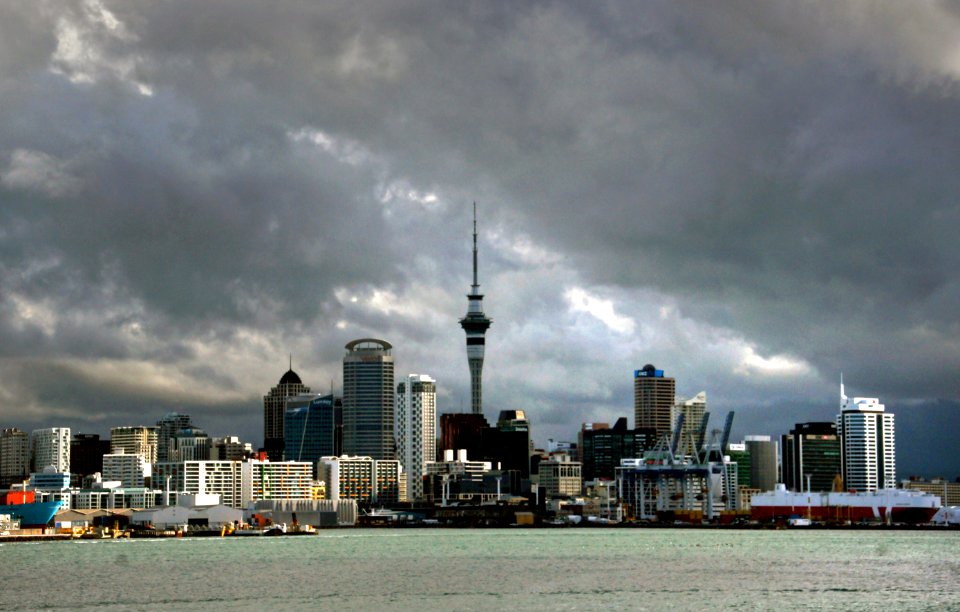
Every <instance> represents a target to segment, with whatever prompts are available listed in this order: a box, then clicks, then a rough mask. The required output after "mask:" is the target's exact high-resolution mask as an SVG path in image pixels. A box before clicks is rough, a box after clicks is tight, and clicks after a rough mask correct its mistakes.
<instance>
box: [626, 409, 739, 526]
mask: <svg viewBox="0 0 960 612" xmlns="http://www.w3.org/2000/svg"><path fill="white" fill-rule="evenodd" d="M708 418H709V413H708V414H705V415H704V417H703V420H702V421H701V423H700V427H699V430H698V431H697V432H695V433H691V434H687V435H686V436H684V435H683V434H682V433H681V431H682V426H683V415H682V414H681V415H679V417H678V419H677V423H676V426H675V428H674V432H673V435H672V436H671V435H664V436H662V437H661V439H660V440H659V441H658V443H657V446H656V447H655V448H654V449H653V450H652V451H648V452H647V453H645V454H644V456H643V457H642V458H637V459H624V460H623V461H622V462H621V465H620V467H618V468H617V482H618V488H619V490H620V498H621V501H622V502H623V503H624V504H626V505H627V507H628V508H629V509H630V511H631V512H630V515H632V516H633V518H634V519H637V520H643V521H664V520H666V521H670V520H678V521H683V522H700V521H701V520H715V519H717V518H719V516H720V513H721V512H722V511H731V510H735V509H736V491H737V472H736V463H734V462H731V461H729V460H728V459H727V457H726V452H725V450H726V447H727V442H728V440H729V437H730V428H731V425H732V423H733V413H732V412H731V413H729V414H728V416H727V421H726V424H725V427H724V429H723V430H722V431H721V430H714V431H713V432H712V436H711V438H710V440H709V441H705V438H706V427H707V421H708Z"/></svg>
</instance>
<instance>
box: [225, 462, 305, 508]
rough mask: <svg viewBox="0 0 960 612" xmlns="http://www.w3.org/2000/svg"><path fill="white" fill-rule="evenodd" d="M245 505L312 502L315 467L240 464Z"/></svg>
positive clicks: (262, 463) (272, 463)
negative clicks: (263, 502) (277, 500)
mask: <svg viewBox="0 0 960 612" xmlns="http://www.w3.org/2000/svg"><path fill="white" fill-rule="evenodd" d="M240 471H241V477H242V492H241V493H242V496H243V501H244V505H246V504H247V503H249V502H251V501H257V500H261V499H312V498H313V471H314V466H313V465H311V464H309V463H307V462H306V461H282V462H276V463H275V462H270V461H256V460H253V459H251V460H249V461H244V462H243V463H241V464H240Z"/></svg>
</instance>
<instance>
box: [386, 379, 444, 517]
mask: <svg viewBox="0 0 960 612" xmlns="http://www.w3.org/2000/svg"><path fill="white" fill-rule="evenodd" d="M394 414H395V417H396V424H395V431H396V435H397V459H398V460H399V461H400V464H401V465H402V466H403V471H404V474H405V477H406V478H405V480H406V491H407V498H408V499H419V498H421V497H422V496H423V476H424V474H426V463H427V461H433V460H434V459H435V458H436V456H437V383H436V381H435V380H434V379H432V378H430V377H429V376H427V375H425V374H410V375H409V376H407V378H406V379H404V380H402V381H400V383H399V384H397V396H396V407H395V411H394Z"/></svg>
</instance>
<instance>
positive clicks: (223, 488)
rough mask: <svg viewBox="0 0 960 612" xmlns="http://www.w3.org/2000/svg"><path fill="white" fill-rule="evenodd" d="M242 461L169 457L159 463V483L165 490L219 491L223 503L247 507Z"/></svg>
mask: <svg viewBox="0 0 960 612" xmlns="http://www.w3.org/2000/svg"><path fill="white" fill-rule="evenodd" d="M241 465H242V464H241V463H240V462H239V461H182V462H173V461H165V462H161V463H158V464H157V469H156V474H155V477H154V479H153V480H154V482H155V486H156V488H158V489H162V490H163V491H164V492H165V493H166V492H171V493H174V494H182V493H189V494H193V495H202V494H206V495H219V496H220V503H222V504H223V505H225V506H230V507H233V508H243V507H245V505H246V502H247V501H251V500H249V499H247V500H245V499H244V498H243V495H242V477H241Z"/></svg>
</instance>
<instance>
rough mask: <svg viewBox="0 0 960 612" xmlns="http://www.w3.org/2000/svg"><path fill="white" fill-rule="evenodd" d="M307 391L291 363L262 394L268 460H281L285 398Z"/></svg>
mask: <svg viewBox="0 0 960 612" xmlns="http://www.w3.org/2000/svg"><path fill="white" fill-rule="evenodd" d="M309 392H310V388H309V387H307V386H305V385H304V384H303V381H301V380H300V377H299V376H297V373H296V372H294V371H293V364H292V363H291V364H290V369H289V370H287V371H286V373H284V375H283V376H281V377H280V382H278V383H277V386H276V387H274V388H272V389H270V393H268V394H266V395H264V396H263V450H265V451H267V457H268V458H269V459H270V461H282V460H283V446H284V442H283V413H284V411H285V410H286V408H287V398H289V397H293V396H294V395H300V394H301V393H309Z"/></svg>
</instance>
